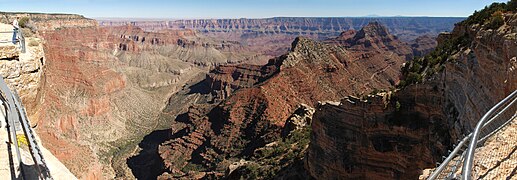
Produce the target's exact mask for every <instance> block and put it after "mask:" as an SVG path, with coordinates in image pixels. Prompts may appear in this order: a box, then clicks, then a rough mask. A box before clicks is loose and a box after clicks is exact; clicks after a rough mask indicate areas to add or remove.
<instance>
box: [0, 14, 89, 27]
mask: <svg viewBox="0 0 517 180" xmlns="http://www.w3.org/2000/svg"><path fill="white" fill-rule="evenodd" d="M17 17H19V18H22V17H28V18H29V20H30V21H31V23H33V25H32V26H31V28H33V30H40V31H44V30H55V29H61V28H78V27H94V26H98V23H97V21H95V20H93V19H88V18H85V17H84V16H81V15H76V14H43V13H11V12H0V18H1V19H0V21H1V22H2V23H6V24H10V23H11V22H12V21H13V20H14V19H15V18H17Z"/></svg>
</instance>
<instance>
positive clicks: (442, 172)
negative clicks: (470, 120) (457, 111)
mask: <svg viewBox="0 0 517 180" xmlns="http://www.w3.org/2000/svg"><path fill="white" fill-rule="evenodd" d="M516 102H517V90H515V91H514V92H512V93H511V94H510V95H508V96H507V97H506V98H504V99H503V100H501V101H500V102H499V103H497V104H496V105H495V106H494V107H492V108H491V109H490V110H489V111H488V112H487V113H486V114H485V115H484V116H483V117H482V118H481V120H479V122H478V123H477V125H476V128H475V129H474V131H473V132H472V133H470V134H468V135H467V136H465V138H463V139H462V140H461V141H460V142H459V143H458V145H456V147H455V148H454V150H453V151H452V152H450V154H449V156H448V157H447V158H445V160H444V161H443V162H442V163H441V164H440V166H438V167H437V168H436V170H435V171H433V173H432V174H431V175H430V176H429V178H428V179H429V180H434V179H453V178H457V177H454V175H455V173H456V171H457V168H458V167H461V166H462V167H463V169H462V170H463V171H462V174H461V178H462V179H464V180H469V179H471V177H472V166H473V164H472V163H473V161H474V153H475V150H476V148H477V147H478V145H479V144H480V143H483V142H484V141H485V140H486V139H487V138H489V137H490V136H492V135H494V134H495V133H496V132H497V131H499V130H500V129H501V128H503V127H505V126H506V125H508V124H509V123H510V122H511V121H512V120H514V119H515V118H516V116H515V111H516V110H517V106H516V105H515V103H516ZM508 115H509V116H508ZM480 137H481V138H480ZM467 142H469V143H468V146H467ZM460 152H462V154H461V155H460V154H459V153H460ZM453 160H455V162H452V161H453Z"/></svg>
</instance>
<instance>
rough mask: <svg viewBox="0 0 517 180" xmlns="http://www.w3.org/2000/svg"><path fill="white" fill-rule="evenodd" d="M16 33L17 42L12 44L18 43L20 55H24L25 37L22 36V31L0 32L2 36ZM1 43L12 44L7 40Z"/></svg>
mask: <svg viewBox="0 0 517 180" xmlns="http://www.w3.org/2000/svg"><path fill="white" fill-rule="evenodd" d="M15 31H16V39H17V41H16V42H14V44H16V43H20V44H19V47H20V50H21V52H22V53H25V51H26V49H25V36H23V31H21V30H19V29H18V30H14V29H13V31H0V33H4V34H7V33H9V34H13V33H14V32H15ZM3 42H8V43H12V42H13V41H12V40H7V41H3Z"/></svg>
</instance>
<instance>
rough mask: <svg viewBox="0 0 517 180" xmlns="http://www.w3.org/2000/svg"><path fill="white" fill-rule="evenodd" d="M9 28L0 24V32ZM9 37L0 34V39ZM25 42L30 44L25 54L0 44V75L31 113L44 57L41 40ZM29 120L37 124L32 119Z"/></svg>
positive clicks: (27, 39) (10, 46)
mask: <svg viewBox="0 0 517 180" xmlns="http://www.w3.org/2000/svg"><path fill="white" fill-rule="evenodd" d="M11 28H12V26H11V25H7V24H1V23H0V31H10V30H11ZM11 36H12V34H1V35H0V39H8V38H11ZM26 41H27V42H31V43H27V46H26V52H25V53H21V52H20V49H19V47H17V46H15V45H13V44H11V43H2V44H0V74H1V75H2V77H3V78H4V80H5V82H6V83H7V84H8V85H9V86H10V87H11V88H14V89H16V91H17V93H18V94H19V96H20V98H21V100H22V103H23V105H24V106H25V107H26V108H27V110H28V111H29V112H31V111H32V110H33V107H34V106H35V105H36V99H37V97H36V96H37V94H38V91H39V89H38V86H39V85H40V83H41V75H42V73H43V72H42V67H43V64H44V62H45V55H44V53H43V46H41V39H39V38H37V37H28V38H26ZM30 120H31V122H32V123H34V124H37V122H36V120H35V119H34V118H30Z"/></svg>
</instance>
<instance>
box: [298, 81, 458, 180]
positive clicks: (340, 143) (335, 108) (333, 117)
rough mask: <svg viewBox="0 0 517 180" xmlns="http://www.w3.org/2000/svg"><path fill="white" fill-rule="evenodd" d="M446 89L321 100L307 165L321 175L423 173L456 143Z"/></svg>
mask: <svg viewBox="0 0 517 180" xmlns="http://www.w3.org/2000/svg"><path fill="white" fill-rule="evenodd" d="M435 85H436V86H439V83H435ZM383 95H384V96H383ZM442 95H443V94H442V92H441V89H432V88H430V87H429V86H426V87H411V88H407V89H405V90H403V91H399V92H397V94H394V95H392V96H390V95H387V94H381V95H373V96H370V97H369V98H367V99H366V100H361V99H356V98H351V97H350V98H347V99H344V100H342V101H341V102H337V103H325V102H323V103H320V104H319V105H318V107H317V111H316V113H315V114H314V117H313V123H312V132H313V134H312V135H311V143H310V146H309V149H308V153H307V160H306V170H307V171H308V172H309V174H310V175H311V176H312V177H314V178H316V179H414V178H415V177H418V176H419V175H420V174H421V172H422V169H424V168H426V167H431V166H433V165H434V163H435V162H436V161H438V160H440V159H441V155H442V154H444V153H446V150H447V149H448V148H450V147H451V146H452V144H451V143H452V142H451V139H454V137H452V136H453V135H451V134H450V133H449V130H452V129H453V127H452V124H453V122H448V121H447V117H446V116H445V115H444V114H443V113H442V112H443V109H442V107H443V106H444V103H445V99H444V98H443V96H442ZM388 97H389V98H390V99H387V98H388Z"/></svg>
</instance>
